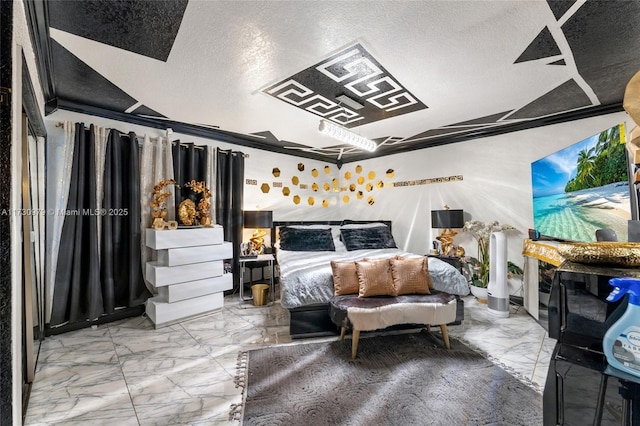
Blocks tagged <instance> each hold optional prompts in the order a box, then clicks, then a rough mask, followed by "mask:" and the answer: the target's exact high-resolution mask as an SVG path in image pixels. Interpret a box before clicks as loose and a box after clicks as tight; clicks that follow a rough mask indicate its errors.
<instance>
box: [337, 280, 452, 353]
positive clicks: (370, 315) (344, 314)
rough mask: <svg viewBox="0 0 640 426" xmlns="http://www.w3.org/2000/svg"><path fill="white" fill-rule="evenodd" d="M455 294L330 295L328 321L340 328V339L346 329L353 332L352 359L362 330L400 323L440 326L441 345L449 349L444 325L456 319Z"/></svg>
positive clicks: (434, 291) (436, 292)
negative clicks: (329, 319) (442, 342)
mask: <svg viewBox="0 0 640 426" xmlns="http://www.w3.org/2000/svg"><path fill="white" fill-rule="evenodd" d="M456 307H457V299H456V297H455V296H454V295H451V294H448V293H444V292H439V291H437V290H432V293H431V294H407V295H402V296H376V297H358V295H357V294H348V295H342V296H333V297H332V298H331V300H330V301H329V316H330V317H331V321H333V323H334V324H336V325H337V326H338V327H341V332H340V340H342V339H344V335H345V333H346V331H347V329H348V328H351V329H352V330H353V338H352V342H351V357H352V358H355V357H356V354H357V352H358V339H359V337H360V332H361V331H372V330H379V329H384V328H387V327H391V326H394V325H400V324H422V325H425V326H426V328H427V330H430V326H431V325H439V326H440V330H441V332H442V339H443V341H444V345H445V347H446V348H447V349H449V335H448V333H447V324H448V323H451V322H454V321H455V319H456Z"/></svg>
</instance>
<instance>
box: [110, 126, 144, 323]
mask: <svg viewBox="0 0 640 426" xmlns="http://www.w3.org/2000/svg"><path fill="white" fill-rule="evenodd" d="M103 181H104V198H103V201H102V212H101V214H102V216H101V217H102V238H101V256H100V261H101V268H100V272H101V279H102V297H103V300H104V311H105V313H108V314H110V313H113V312H114V311H115V308H116V307H122V306H127V307H133V306H138V305H140V304H142V303H144V301H145V300H147V299H148V298H149V297H150V296H151V294H150V293H149V291H148V290H147V287H146V286H145V283H144V278H143V277H142V265H141V263H140V238H141V233H142V229H141V226H140V217H141V212H140V198H141V195H140V162H139V151H138V141H137V139H136V135H135V133H129V134H128V135H121V134H120V132H119V131H117V130H111V131H110V132H109V138H108V140H107V146H106V153H105V162H104V179H103Z"/></svg>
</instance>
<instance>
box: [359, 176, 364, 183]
mask: <svg viewBox="0 0 640 426" xmlns="http://www.w3.org/2000/svg"><path fill="white" fill-rule="evenodd" d="M363 183H364V177H363V176H359V177H358V185H362V184H363Z"/></svg>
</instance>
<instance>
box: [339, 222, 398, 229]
mask: <svg viewBox="0 0 640 426" xmlns="http://www.w3.org/2000/svg"><path fill="white" fill-rule="evenodd" d="M378 226H387V225H386V224H384V223H382V222H372V223H348V224H346V225H342V226H341V227H340V228H341V229H360V228H377V227H378Z"/></svg>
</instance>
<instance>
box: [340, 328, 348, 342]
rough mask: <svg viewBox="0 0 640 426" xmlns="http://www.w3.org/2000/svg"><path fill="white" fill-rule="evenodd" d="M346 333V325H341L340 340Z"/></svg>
mask: <svg viewBox="0 0 640 426" xmlns="http://www.w3.org/2000/svg"><path fill="white" fill-rule="evenodd" d="M346 333H347V327H342V328H341V329H340V340H344V335H345V334H346Z"/></svg>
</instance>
